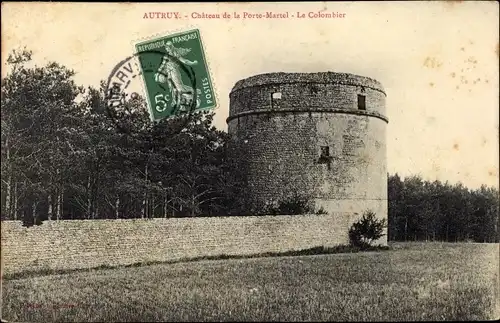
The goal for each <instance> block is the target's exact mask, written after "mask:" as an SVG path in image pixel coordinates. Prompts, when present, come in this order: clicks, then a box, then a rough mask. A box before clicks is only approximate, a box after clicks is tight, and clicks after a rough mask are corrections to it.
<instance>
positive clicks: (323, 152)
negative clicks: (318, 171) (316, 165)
mask: <svg viewBox="0 0 500 323" xmlns="http://www.w3.org/2000/svg"><path fill="white" fill-rule="evenodd" d="M321 157H330V147H328V146H321Z"/></svg>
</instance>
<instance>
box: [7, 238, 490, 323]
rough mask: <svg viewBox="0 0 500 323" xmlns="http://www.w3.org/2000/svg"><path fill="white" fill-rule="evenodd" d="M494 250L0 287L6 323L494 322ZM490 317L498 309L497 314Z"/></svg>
mask: <svg viewBox="0 0 500 323" xmlns="http://www.w3.org/2000/svg"><path fill="white" fill-rule="evenodd" d="M498 251H499V248H498V244H440V243H426V244H425V243H411V244H395V245H393V250H391V251H384V252H364V253H354V254H333V255H317V256H296V257H272V258H253V259H226V260H209V261H199V262H189V263H177V264H159V265H151V266H143V267H129V268H119V269H107V270H106V269H102V270H95V271H90V272H89V271H88V272H78V273H70V274H62V275H52V276H40V277H30V278H23V279H13V280H5V281H3V286H2V292H3V293H2V318H3V319H5V320H7V321H9V322H19V321H22V322H27V321H30V322H52V321H65V322H68V321H78V322H90V321H94V322H98V321H99V322H110V321H120V322H125V321H128V322H133V321H142V322H145V321H231V320H232V321H257V320H264V321H311V320H313V321H325V320H328V321H373V320H376V321H383V320H391V321H407V320H478V319H483V320H484V319H493V318H499V316H498V312H497V314H494V313H493V311H494V308H495V305H497V306H498V304H495V300H498ZM497 310H498V308H497Z"/></svg>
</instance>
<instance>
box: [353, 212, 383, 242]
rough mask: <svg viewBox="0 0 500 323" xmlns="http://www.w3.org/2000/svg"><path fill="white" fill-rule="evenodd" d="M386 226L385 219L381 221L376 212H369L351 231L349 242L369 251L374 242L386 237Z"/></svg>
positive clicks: (364, 214)
mask: <svg viewBox="0 0 500 323" xmlns="http://www.w3.org/2000/svg"><path fill="white" fill-rule="evenodd" d="M386 226H387V223H386V221H385V219H382V220H379V219H377V218H376V217H375V212H373V211H370V210H367V211H365V212H364V213H363V217H362V218H361V219H360V220H359V221H357V222H355V223H353V225H352V226H351V228H350V229H349V241H350V243H351V245H352V246H354V247H358V248H361V249H369V248H370V247H371V245H372V243H373V241H374V240H377V239H379V238H381V237H383V236H384V234H383V232H384V228H385V227H386Z"/></svg>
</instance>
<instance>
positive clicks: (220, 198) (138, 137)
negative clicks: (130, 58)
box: [1, 51, 241, 225]
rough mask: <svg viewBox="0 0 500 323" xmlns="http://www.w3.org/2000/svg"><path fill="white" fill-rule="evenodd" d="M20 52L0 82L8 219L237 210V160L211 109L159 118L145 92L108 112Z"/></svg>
mask: <svg viewBox="0 0 500 323" xmlns="http://www.w3.org/2000/svg"><path fill="white" fill-rule="evenodd" d="M30 58H31V53H30V52H28V51H24V52H20V53H13V54H11V56H10V57H9V60H8V62H9V63H10V65H11V68H12V69H11V72H10V73H9V74H8V75H7V77H5V78H4V79H3V80H2V97H1V99H2V219H17V220H21V219H23V220H24V221H25V222H26V224H27V225H30V224H33V223H39V222H40V221H42V220H51V219H96V218H136V217H138V218H151V217H179V216H200V215H227V214H228V211H227V210H232V211H234V212H238V211H239V210H240V209H241V208H239V206H238V200H237V199H236V198H235V194H236V193H237V192H238V189H239V186H238V183H239V179H240V178H241V176H238V167H237V166H236V164H235V163H234V162H233V159H229V158H228V156H237V151H236V150H237V146H236V145H235V144H232V145H229V142H230V140H229V138H228V135H227V134H226V133H225V132H222V131H219V130H217V129H215V127H214V126H213V125H212V119H213V114H212V113H198V114H194V115H192V116H180V117H177V118H173V119H169V120H163V121H161V122H156V123H151V122H150V120H149V116H148V114H147V109H146V108H145V101H144V100H143V99H142V98H141V97H134V98H131V99H129V100H125V101H124V102H123V106H122V107H120V109H116V110H113V113H110V110H109V109H107V106H106V102H105V90H104V89H105V85H104V84H102V85H101V88H100V89H94V88H87V89H85V88H82V87H78V86H77V85H76V84H75V83H74V82H73V80H72V78H73V75H74V73H73V71H70V70H68V69H66V68H65V67H63V66H60V65H58V64H56V63H50V64H48V65H47V66H44V67H33V68H29V67H27V66H28V63H29V62H30Z"/></svg>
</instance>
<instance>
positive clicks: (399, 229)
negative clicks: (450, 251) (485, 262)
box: [388, 174, 499, 242]
mask: <svg viewBox="0 0 500 323" xmlns="http://www.w3.org/2000/svg"><path fill="white" fill-rule="evenodd" d="M388 180H389V182H388V199H389V225H388V234H389V239H390V240H398V241H412V240H426V241H427V240H439V241H476V242H498V241H499V231H498V224H499V192H498V189H496V188H494V187H486V186H484V185H483V186H481V187H480V188H479V189H475V190H471V189H468V188H466V187H464V186H463V185H462V184H460V183H458V184H455V185H451V184H449V183H442V182H440V181H433V182H430V181H425V180H423V179H422V178H420V177H419V176H410V177H406V178H404V179H401V178H400V177H399V176H398V174H395V175H392V176H389V178H388Z"/></svg>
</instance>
